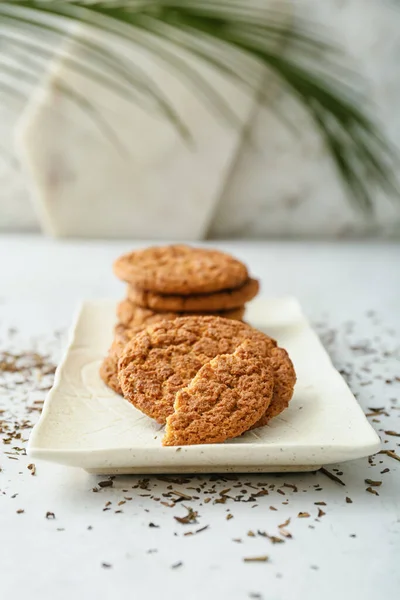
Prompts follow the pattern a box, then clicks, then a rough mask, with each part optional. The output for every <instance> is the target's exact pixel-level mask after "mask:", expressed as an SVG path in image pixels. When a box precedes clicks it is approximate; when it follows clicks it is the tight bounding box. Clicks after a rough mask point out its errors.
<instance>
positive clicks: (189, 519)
mask: <svg viewBox="0 0 400 600" xmlns="http://www.w3.org/2000/svg"><path fill="white" fill-rule="evenodd" d="M185 508H186V510H187V515H185V516H184V517H174V519H175V521H178V523H182V525H187V524H188V523H197V517H198V515H199V513H198V512H197V511H195V510H193V508H191V507H190V506H185Z"/></svg>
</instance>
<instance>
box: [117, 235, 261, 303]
mask: <svg viewBox="0 0 400 600" xmlns="http://www.w3.org/2000/svg"><path fill="white" fill-rule="evenodd" d="M114 273H115V275H116V276H117V277H119V279H122V280H123V281H126V282H127V283H130V284H131V285H134V286H136V287H138V288H140V289H143V290H151V291H152V292H157V293H159V294H179V295H185V296H188V295H191V294H208V293H211V292H220V291H221V290H226V289H233V288H236V287H239V286H241V285H243V284H244V283H245V281H246V280H247V279H248V277H249V275H248V272H247V268H246V266H245V265H244V264H243V263H242V262H240V261H239V260H236V259H235V258H233V256H230V255H229V254H225V253H224V252H220V251H219V250H210V249H206V248H192V247H191V246H186V245H183V244H176V245H171V246H152V247H150V248H146V249H144V250H137V251H135V252H130V253H128V254H124V255H123V256H121V257H120V258H118V259H117V260H116V261H115V262H114Z"/></svg>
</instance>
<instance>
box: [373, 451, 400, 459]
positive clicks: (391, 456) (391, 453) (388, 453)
mask: <svg viewBox="0 0 400 600" xmlns="http://www.w3.org/2000/svg"><path fill="white" fill-rule="evenodd" d="M378 454H386V456H390V458H394V459H395V460H398V461H400V456H399V455H398V454H396V452H393V450H380V451H379V452H378Z"/></svg>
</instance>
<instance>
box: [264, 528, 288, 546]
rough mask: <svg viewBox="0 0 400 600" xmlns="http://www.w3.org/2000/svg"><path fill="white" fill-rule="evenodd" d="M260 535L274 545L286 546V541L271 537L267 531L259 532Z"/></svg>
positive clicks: (274, 536)
mask: <svg viewBox="0 0 400 600" xmlns="http://www.w3.org/2000/svg"><path fill="white" fill-rule="evenodd" d="M257 533H258V535H261V536H262V537H265V538H267V539H268V540H269V541H270V542H272V543H273V544H284V543H285V540H283V539H282V538H279V537H276V535H269V534H268V533H267V532H266V531H260V530H258V531H257Z"/></svg>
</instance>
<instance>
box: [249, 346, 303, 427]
mask: <svg viewBox="0 0 400 600" xmlns="http://www.w3.org/2000/svg"><path fill="white" fill-rule="evenodd" d="M268 358H269V361H270V363H271V366H272V368H273V371H274V380H275V383H274V394H273V397H272V400H271V403H270V405H269V406H268V408H267V410H266V412H265V414H264V415H263V416H262V417H261V419H260V420H259V421H258V422H257V423H255V425H254V426H253V428H256V427H263V426H264V425H267V423H268V422H269V421H270V420H271V419H273V418H274V417H277V416H278V415H279V414H280V413H281V412H283V411H284V410H285V408H287V407H288V405H289V402H290V400H291V399H292V396H293V392H294V386H295V384H296V371H295V370H294V366H293V363H292V361H291V360H290V357H289V354H288V353H287V352H286V350H285V349H284V348H279V347H277V348H272V349H271V351H270V353H269V357H268Z"/></svg>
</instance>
